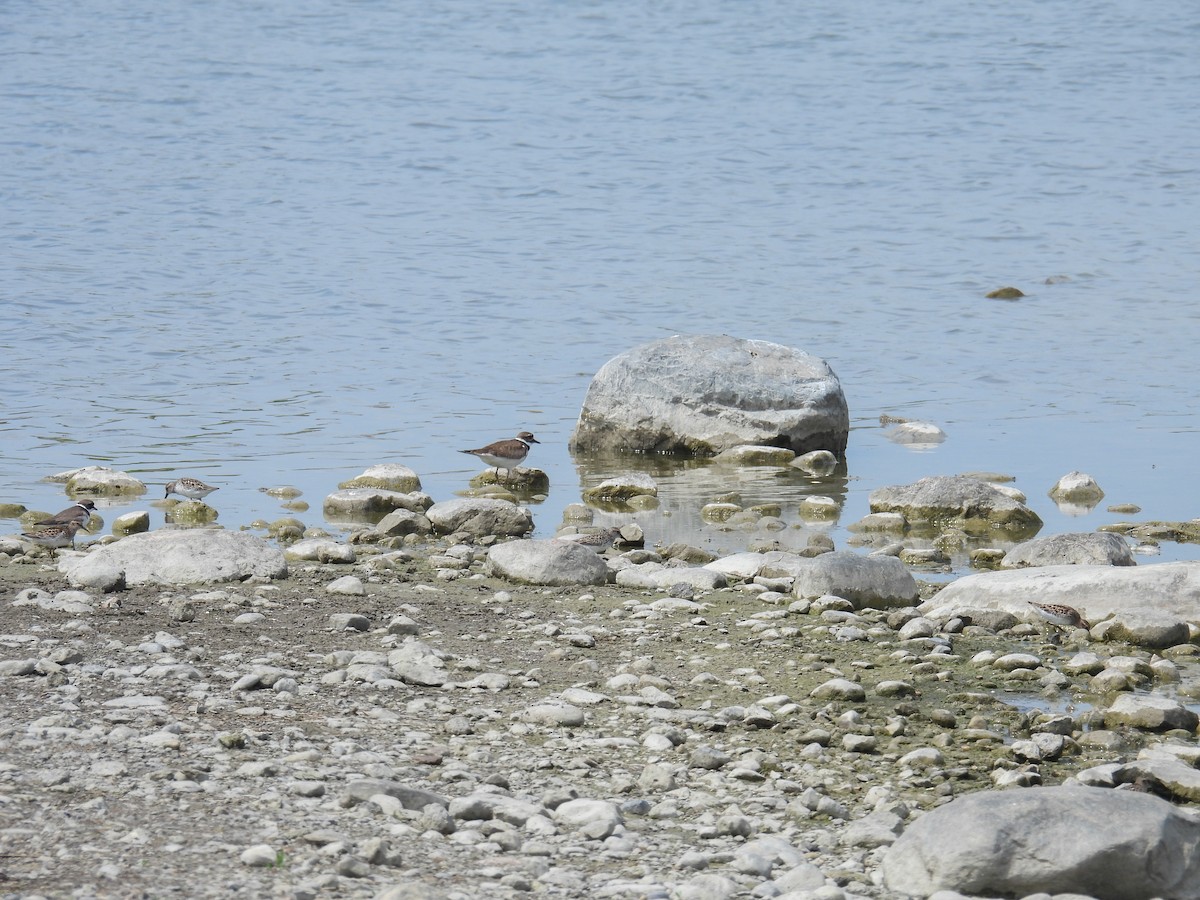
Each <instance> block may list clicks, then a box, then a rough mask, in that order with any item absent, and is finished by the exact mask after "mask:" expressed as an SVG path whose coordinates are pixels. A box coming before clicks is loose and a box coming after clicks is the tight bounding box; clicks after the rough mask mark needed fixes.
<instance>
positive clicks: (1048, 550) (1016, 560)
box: [1000, 532, 1137, 569]
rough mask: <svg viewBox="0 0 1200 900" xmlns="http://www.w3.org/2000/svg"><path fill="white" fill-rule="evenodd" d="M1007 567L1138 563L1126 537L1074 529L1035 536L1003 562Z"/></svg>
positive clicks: (1007, 555) (1016, 547)
mask: <svg viewBox="0 0 1200 900" xmlns="http://www.w3.org/2000/svg"><path fill="white" fill-rule="evenodd" d="M1000 565H1001V566H1003V567H1004V568H1006V569H1017V568H1022V567H1025V566H1136V565H1137V560H1135V559H1134V558H1133V551H1132V550H1130V549H1129V545H1128V544H1127V543H1125V540H1124V538H1122V537H1121V536H1120V535H1117V534H1109V533H1107V532H1073V533H1070V534H1054V535H1049V536H1047V537H1038V538H1033V539H1032V540H1029V541H1025V542H1024V543H1021V544H1017V546H1015V547H1013V548H1012V549H1011V550H1009V551H1008V553H1006V554H1005V555H1004V559H1003V561H1002V562H1001V563H1000Z"/></svg>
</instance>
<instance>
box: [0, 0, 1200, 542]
mask: <svg viewBox="0 0 1200 900" xmlns="http://www.w3.org/2000/svg"><path fill="white" fill-rule="evenodd" d="M1198 36H1200V17H1198V16H1197V14H1196V11H1195V9H1194V8H1193V7H1192V6H1191V5H1189V4H1184V3H1178V2H1175V3H1172V2H1167V3H1163V4H1158V5H1152V6H1146V5H1144V4H1134V3H1131V2H1113V3H1108V4H1102V5H1099V6H1091V7H1087V8H1083V7H1079V6H1078V5H1077V4H1072V3H1068V2H1065V0H1051V2H1043V3H1039V4H1023V3H1018V4H990V3H950V2H932V3H926V4H923V5H922V6H921V7H920V8H919V9H917V8H915V7H912V6H911V5H904V4H901V5H895V6H893V7H883V8H881V7H879V6H877V5H874V4H872V5H867V4H859V3H849V4H847V3H845V2H837V3H834V2H814V3H809V4H804V5H803V7H802V8H795V7H794V5H787V4H768V3H753V2H751V3H744V4H737V5H729V4H721V3H716V2H712V0H701V2H698V3H697V2H693V3H687V4H683V3H673V2H655V3H643V2H632V0H627V2H622V0H616V2H605V3H591V4H586V3H572V4H565V3H541V4H539V3H530V2H525V0H514V2H510V3H496V4H469V5H463V4H451V3H444V2H434V3H425V4H412V3H382V2H378V3H376V2H358V3H345V2H332V0H328V2H318V0H298V2H296V3H291V4H286V5H285V6H283V7H278V6H277V5H272V4H262V3H257V2H248V0H215V2H211V3H205V4H186V5H174V4H168V5H156V4H133V5H129V4H115V3H112V2H109V0H84V2H74V3H65V2H43V3H39V4H26V5H16V6H14V7H13V8H11V9H8V10H6V12H5V17H4V26H3V31H0V201H2V202H0V246H3V247H4V252H3V254H2V255H0V285H2V290H3V294H2V296H3V307H2V309H3V319H2V324H0V378H2V381H0V383H2V384H3V386H4V389H3V399H2V400H0V404H2V405H0V499H2V500H9V501H17V502H22V503H25V504H26V505H27V506H30V507H35V508H42V509H48V510H54V509H58V508H60V507H61V506H63V505H65V502H66V501H65V498H64V497H63V496H62V493H61V489H60V488H59V487H56V486H53V485H48V484H44V483H42V482H41V480H40V479H42V478H43V477H44V476H45V475H48V474H51V473H53V472H56V471H61V470H64V469H69V468H74V467H76V466H80V465H85V464H89V463H101V464H106V465H111V466H113V467H115V468H119V469H124V470H126V471H129V472H131V473H133V474H135V475H137V476H139V477H141V478H142V479H143V480H145V481H148V482H151V483H152V484H154V485H161V484H162V483H164V482H166V481H168V480H170V479H171V478H172V477H174V476H175V475H177V474H178V475H183V474H188V475H193V476H195V477H200V478H203V479H205V480H208V481H211V482H213V483H215V484H219V485H221V486H222V489H221V492H220V493H219V494H216V495H214V497H213V498H212V500H213V501H214V503H215V505H216V506H218V508H219V509H220V511H221V519H220V521H221V522H223V523H224V524H226V525H228V526H230V527H236V526H237V525H239V524H244V523H247V522H249V521H251V520H253V519H255V518H259V517H265V518H274V517H275V516H277V515H279V514H281V513H282V510H280V508H279V506H278V503H277V501H274V500H271V499H270V498H268V497H267V496H265V495H263V494H261V493H259V491H258V488H260V487H264V486H269V485H276V484H283V483H288V484H295V485H297V486H299V487H301V488H302V489H303V490H304V492H305V498H304V499H306V500H308V501H309V502H310V503H311V504H312V506H313V510H312V511H311V512H310V513H308V514H307V515H306V516H305V518H306V521H308V522H309V523H310V524H321V522H320V512H319V511H320V502H321V499H322V498H323V497H324V495H325V494H326V493H328V492H329V491H330V490H332V489H334V488H335V487H336V484H337V482H338V481H341V480H344V479H346V478H349V477H352V476H353V475H355V474H357V473H358V472H359V471H361V470H362V469H363V468H365V467H366V466H367V465H370V464H373V463H377V462H384V461H395V462H402V463H405V464H407V465H410V466H411V467H412V468H414V469H415V470H416V471H417V472H418V473H419V474H420V476H421V478H422V481H423V485H424V488H425V490H427V491H428V492H429V493H430V494H432V495H433V496H434V497H435V498H436V499H448V498H450V497H453V496H454V495H455V493H456V492H458V491H461V490H463V489H465V487H466V485H467V481H468V480H469V478H470V476H471V475H473V474H474V473H476V472H477V471H479V467H478V466H477V465H476V463H475V460H474V459H473V458H471V457H466V456H461V455H459V454H458V453H456V452H454V451H455V450H457V449H459V448H463V447H474V446H479V445H480V444H481V443H485V442H487V441H490V440H494V439H497V438H500V437H507V436H510V435H511V434H513V433H515V432H516V431H518V430H521V429H526V428H527V429H529V430H531V431H533V432H534V433H535V434H537V435H538V437H539V439H540V440H541V441H542V442H543V445H542V446H540V447H537V448H535V452H534V454H533V455H531V457H530V460H529V462H530V464H536V465H538V466H540V467H541V468H543V469H545V470H546V471H547V473H548V475H549V476H550V479H551V483H552V485H553V487H552V490H551V494H550V496H549V497H548V499H547V500H546V501H545V502H544V503H543V504H541V505H540V506H538V507H537V508H536V509H535V520H536V522H537V525H538V534H539V535H543V536H544V535H548V534H551V533H553V530H554V526H555V525H556V524H557V523H558V521H559V518H560V515H561V510H562V507H563V506H565V505H566V504H567V503H569V502H573V501H575V500H577V499H578V497H579V492H580V488H581V486H582V485H583V484H585V483H590V481H591V480H595V479H597V478H599V477H601V476H602V475H603V474H605V467H604V466H603V465H589V464H588V463H587V461H583V460H580V461H576V460H572V459H571V457H570V456H569V455H568V453H567V451H566V442H567V439H568V437H569V434H570V431H571V428H572V426H573V424H574V421H575V417H576V416H577V414H578V410H579V405H580V403H581V402H582V399H583V395H584V392H585V391H586V388H587V384H588V381H589V379H590V377H591V375H592V374H593V373H594V372H595V371H596V370H597V369H598V368H599V367H600V366H601V365H602V364H603V363H604V362H605V361H607V360H608V359H609V358H611V357H612V356H614V355H616V354H617V353H620V352H622V351H623V350H625V349H628V348H629V347H632V346H634V345H636V344H638V343H642V342H644V341H647V340H652V339H655V338H659V337H662V336H665V335H669V334H673V333H680V332H711V333H729V334H735V335H738V336H742V337H748V338H763V339H769V340H775V341H778V342H780V343H784V344H788V345H791V346H796V347H800V348H802V349H805V350H807V351H809V352H812V353H814V354H816V355H818V356H821V357H824V358H825V359H827V360H829V361H830V362H831V364H832V365H833V367H834V369H835V370H836V371H837V373H838V375H839V376H840V378H841V380H842V383H843V386H844V388H845V390H846V393H847V396H848V399H849V403H850V408H851V415H852V425H853V431H852V433H851V437H850V446H849V449H848V452H847V469H846V473H845V474H846V477H845V479H844V481H842V482H839V483H838V484H836V485H834V486H833V487H834V488H835V493H837V494H838V495H839V497H840V498H841V499H843V500H844V511H843V514H842V517H841V518H840V520H839V521H838V522H837V523H835V524H834V525H833V526H830V527H828V528H826V529H825V530H829V531H830V532H831V533H832V534H833V536H834V537H835V540H837V541H838V543H839V545H844V544H845V542H846V539H847V535H846V533H845V531H844V527H845V525H847V524H849V523H850V522H853V521H854V520H856V519H857V518H859V517H861V515H863V514H864V513H865V512H866V511H867V500H866V498H867V494H868V493H869V492H870V490H871V489H872V488H874V487H877V486H879V485H884V484H897V483H904V482H908V481H912V480H915V479H916V478H919V477H922V476H925V475H930V474H951V473H954V472H959V471H966V470H991V471H1000V472H1007V473H1010V474H1012V475H1015V476H1016V477H1017V482H1016V484H1017V486H1018V487H1020V488H1021V489H1022V490H1024V491H1026V492H1027V493H1028V494H1029V496H1030V499H1031V503H1032V505H1033V506H1034V508H1035V509H1036V510H1037V511H1038V512H1039V514H1040V515H1042V517H1043V519H1045V520H1046V528H1045V529H1044V530H1043V534H1050V533H1054V532H1058V531H1067V530H1086V529H1091V528H1094V527H1096V526H1098V525H1100V524H1103V523H1105V522H1108V521H1112V520H1114V519H1116V518H1120V517H1116V516H1113V515H1112V514H1108V513H1105V512H1104V505H1105V504H1106V503H1108V502H1135V503H1138V504H1140V505H1141V506H1142V507H1143V509H1144V512H1143V514H1142V516H1141V518H1162V519H1181V518H1191V517H1193V516H1196V515H1200V510H1198V507H1197V496H1196V492H1195V490H1194V488H1193V487H1192V485H1194V476H1193V465H1194V460H1195V458H1196V447H1197V440H1196V438H1197V430H1198V427H1197V411H1198V401H1197V395H1196V390H1195V372H1196V368H1195V363H1194V358H1195V347H1196V346H1197V344H1198V340H1197V338H1198V337H1200V307H1198V305H1197V304H1196V303H1195V301H1194V299H1193V297H1194V293H1195V285H1196V283H1197V281H1198V279H1197V274H1198V273H1197V268H1198V267H1197V260H1198V259H1200V256H1198V255H1197V249H1198V247H1197V241H1196V237H1195V227H1194V220H1195V210H1196V209H1197V208H1200V202H1198V201H1200V178H1198V175H1200V167H1198V164H1197V160H1198V159H1200V122H1198V120H1197V118H1196V116H1195V115H1194V98H1195V97H1196V96H1197V94H1198V93H1200V90H1198V89H1200V57H1197V55H1196V54H1195V52H1194V48H1195V46H1196V40H1197V37H1198ZM1047 279H1050V280H1051V281H1055V282H1060V283H1049V284H1048V283H1046V281H1047ZM1009 284H1011V285H1015V286H1017V287H1019V288H1020V289H1022V290H1023V291H1025V292H1026V293H1027V295H1028V296H1027V297H1026V298H1024V299H1022V300H1020V301H1017V302H1013V303H1008V302H1002V301H993V300H986V299H984V296H983V295H984V294H986V293H987V292H988V291H990V290H992V289H994V288H998V287H1001V286H1004V285H1009ZM882 413H888V414H892V415H902V416H910V417H915V418H922V419H928V420H930V421H933V422H936V423H937V424H939V425H940V426H941V427H943V428H944V429H945V430H946V431H947V432H948V434H949V439H948V440H947V441H946V443H944V444H942V445H940V446H939V447H937V448H936V449H933V450H929V451H926V452H915V451H913V450H911V449H908V448H905V447H900V446H896V445H893V444H891V443H890V442H888V441H887V440H886V438H885V436H884V434H883V432H882V429H881V428H880V426H879V423H878V417H879V415H880V414H882ZM1072 469H1080V470H1083V471H1086V472H1089V473H1090V474H1092V475H1093V476H1095V477H1096V478H1097V480H1098V481H1099V482H1100V484H1101V485H1102V486H1103V487H1104V489H1105V490H1106V491H1107V492H1108V497H1107V498H1106V501H1105V503H1103V504H1101V506H1100V507H1099V508H1098V509H1096V510H1094V511H1092V512H1091V513H1089V514H1087V515H1084V516H1077V517H1075V516H1067V515H1064V514H1063V513H1061V512H1060V511H1059V510H1057V508H1056V507H1055V506H1054V505H1053V504H1052V503H1050V501H1049V500H1048V499H1047V498H1046V497H1045V492H1046V490H1048V489H1049V487H1050V486H1051V485H1052V484H1053V483H1054V481H1055V480H1056V479H1057V478H1058V477H1059V476H1061V475H1062V474H1065V473H1066V472H1068V471H1071V470H1072ZM688 471H689V470H684V471H682V472H666V473H663V486H664V495H665V496H664V507H666V508H667V509H668V510H670V511H671V512H672V515H671V516H667V517H663V516H641V517H639V520H640V521H642V522H643V524H644V526H645V527H646V530H647V532H648V535H649V537H650V538H651V539H652V540H654V539H658V538H668V537H670V538H672V539H678V538H680V537H687V538H691V539H692V540H693V541H694V542H697V543H705V544H708V545H711V546H713V547H715V548H717V549H721V550H733V549H738V546H739V544H744V542H745V540H747V536H746V535H744V534H741V533H733V534H730V533H725V532H720V531H717V530H715V529H711V528H708V527H706V526H703V525H701V524H700V523H699V522H698V520H697V519H696V517H695V515H694V511H695V510H696V509H697V508H698V507H699V505H700V504H701V503H702V502H704V501H706V500H707V499H709V496H707V495H706V493H705V492H707V491H709V490H711V489H712V488H713V487H714V486H716V487H719V486H720V484H721V483H722V481H723V478H724V476H719V477H718V476H715V475H714V476H713V477H712V478H710V479H708V480H705V479H700V480H699V481H697V480H696V479H694V478H693V479H692V480H691V481H689V479H688V477H687V476H688ZM760 475H761V473H760ZM752 481H753V484H752V485H751V487H750V488H749V489H748V490H746V494H747V499H748V500H755V501H757V500H758V499H759V497H760V495H761V496H763V497H770V496H771V495H772V494H773V493H776V492H777V491H776V489H780V490H781V491H782V496H783V498H784V499H785V500H787V501H789V502H790V500H792V499H794V498H795V497H796V496H798V495H802V494H803V493H804V492H805V491H807V490H810V489H815V488H813V487H812V486H807V485H804V484H799V483H791V484H784V485H781V483H780V482H779V480H778V479H774V480H772V479H770V478H769V477H768V478H765V479H763V478H761V477H759V476H755V478H754V479H752ZM689 485H691V486H689ZM672 489H673V490H674V492H673V493H672V492H671V491H672ZM157 496H159V495H158V493H157V489H152V490H151V492H150V493H148V494H147V496H146V497H145V498H143V499H141V500H139V501H137V502H134V503H130V504H118V505H117V506H114V507H110V508H108V509H105V510H104V514H105V516H106V518H109V519H110V520H111V517H112V516H114V515H116V514H119V513H120V512H122V511H125V510H127V509H132V508H146V505H147V502H148V501H149V500H150V499H153V498H156V497H157ZM156 515H160V514H158V513H156ZM785 518H788V517H787V516H785ZM788 521H789V523H790V524H801V523H798V522H796V520H795V519H794V517H792V518H789V519H788ZM0 524H2V523H0ZM13 524H14V525H15V523H13ZM808 530H809V529H807V528H802V529H794V530H793V532H794V533H793V532H789V534H792V536H793V537H795V538H797V539H799V538H801V537H803V536H804V535H805V534H806V533H807V531H808ZM1196 552H1197V551H1196V548H1195V547H1173V546H1167V547H1165V548H1164V554H1163V556H1162V557H1161V558H1164V559H1166V558H1195V557H1196Z"/></svg>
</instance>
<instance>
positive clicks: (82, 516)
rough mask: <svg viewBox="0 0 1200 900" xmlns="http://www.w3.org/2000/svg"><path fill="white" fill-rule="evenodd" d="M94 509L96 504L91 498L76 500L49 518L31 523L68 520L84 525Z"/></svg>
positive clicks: (53, 523)
mask: <svg viewBox="0 0 1200 900" xmlns="http://www.w3.org/2000/svg"><path fill="white" fill-rule="evenodd" d="M95 509H96V504H95V503H93V502H92V501H91V500H76V501H75V502H74V503H72V504H71V505H70V506H68V507H67V508H66V509H64V510H61V511H59V512H56V513H55V514H54V515H52V516H51V517H50V518H48V519H42V521H40V522H34V523H33V524H34V525H66V524H67V523H68V522H78V523H79V524H80V525H86V524H87V522H88V520H89V519H91V517H92V513H93V512H94V511H95Z"/></svg>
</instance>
